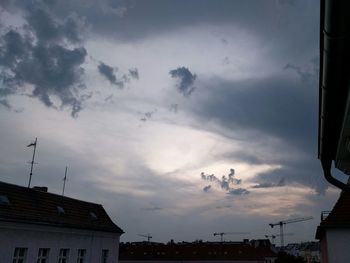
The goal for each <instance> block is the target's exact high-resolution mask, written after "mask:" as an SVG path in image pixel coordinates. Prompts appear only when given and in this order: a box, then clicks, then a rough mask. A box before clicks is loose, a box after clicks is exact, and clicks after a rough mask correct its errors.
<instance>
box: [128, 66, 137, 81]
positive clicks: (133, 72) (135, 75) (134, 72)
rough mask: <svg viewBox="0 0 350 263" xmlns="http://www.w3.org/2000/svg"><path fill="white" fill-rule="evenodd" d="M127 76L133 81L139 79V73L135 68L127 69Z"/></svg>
mask: <svg viewBox="0 0 350 263" xmlns="http://www.w3.org/2000/svg"><path fill="white" fill-rule="evenodd" d="M129 75H130V77H132V78H134V79H139V71H138V69H137V68H131V69H129Z"/></svg>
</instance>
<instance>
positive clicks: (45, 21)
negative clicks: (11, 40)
mask: <svg viewBox="0 0 350 263" xmlns="http://www.w3.org/2000/svg"><path fill="white" fill-rule="evenodd" d="M26 20H27V22H28V27H30V29H31V30H32V31H33V32H34V33H35V35H36V37H37V38H38V40H40V41H43V42H57V41H69V42H71V43H79V42H81V41H82V32H83V31H84V29H85V25H84V21H83V20H82V19H80V18H79V17H78V16H77V14H75V13H73V14H70V15H69V16H68V17H67V18H65V19H64V20H63V21H62V22H61V23H59V22H58V21H56V20H55V19H54V17H53V15H52V14H50V12H49V11H48V10H47V8H45V6H44V5H37V6H36V5H34V6H29V8H28V9H27V15H26Z"/></svg>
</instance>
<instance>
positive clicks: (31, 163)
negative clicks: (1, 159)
mask: <svg viewBox="0 0 350 263" xmlns="http://www.w3.org/2000/svg"><path fill="white" fill-rule="evenodd" d="M37 142H38V138H35V141H34V142H32V143H30V144H28V145H27V147H31V146H34V150H33V157H32V161H31V162H30V174H29V182H28V188H30V182H31V181H32V175H33V165H34V158H35V151H36V144H37Z"/></svg>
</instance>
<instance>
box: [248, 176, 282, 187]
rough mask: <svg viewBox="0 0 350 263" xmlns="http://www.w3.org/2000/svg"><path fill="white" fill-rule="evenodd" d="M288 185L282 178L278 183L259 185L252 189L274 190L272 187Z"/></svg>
mask: <svg viewBox="0 0 350 263" xmlns="http://www.w3.org/2000/svg"><path fill="white" fill-rule="evenodd" d="M285 185H286V182H285V179H284V178H281V180H279V181H278V182H277V183H270V182H269V183H268V182H266V183H259V184H256V185H254V186H252V188H272V187H282V186H285Z"/></svg>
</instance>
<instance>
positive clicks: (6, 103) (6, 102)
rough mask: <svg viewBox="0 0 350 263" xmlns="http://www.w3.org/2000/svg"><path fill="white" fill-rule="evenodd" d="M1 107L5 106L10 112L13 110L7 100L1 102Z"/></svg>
mask: <svg viewBox="0 0 350 263" xmlns="http://www.w3.org/2000/svg"><path fill="white" fill-rule="evenodd" d="M0 105H2V106H4V107H5V108H6V109H8V110H11V105H10V104H9V102H8V101H7V100H4V99H2V100H0Z"/></svg>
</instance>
